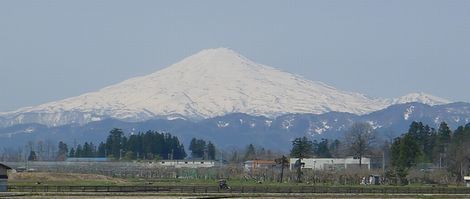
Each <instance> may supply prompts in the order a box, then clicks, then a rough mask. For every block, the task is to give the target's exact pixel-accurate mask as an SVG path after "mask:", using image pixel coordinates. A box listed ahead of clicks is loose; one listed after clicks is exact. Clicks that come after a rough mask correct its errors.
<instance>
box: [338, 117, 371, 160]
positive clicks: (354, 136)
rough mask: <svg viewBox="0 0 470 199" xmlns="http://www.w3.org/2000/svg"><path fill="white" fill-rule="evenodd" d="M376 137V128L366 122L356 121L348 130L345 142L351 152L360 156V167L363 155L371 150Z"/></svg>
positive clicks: (357, 156)
mask: <svg viewBox="0 0 470 199" xmlns="http://www.w3.org/2000/svg"><path fill="white" fill-rule="evenodd" d="M374 139H375V131H374V128H372V126H371V125H370V124H369V123H366V122H356V123H354V124H353V125H352V126H351V128H350V129H349V130H348V131H347V132H346V134H345V143H346V145H347V148H348V150H349V153H350V154H351V155H354V157H356V158H359V167H362V157H364V155H366V154H367V153H368V152H369V151H370V149H371V145H372V143H373V141H374Z"/></svg>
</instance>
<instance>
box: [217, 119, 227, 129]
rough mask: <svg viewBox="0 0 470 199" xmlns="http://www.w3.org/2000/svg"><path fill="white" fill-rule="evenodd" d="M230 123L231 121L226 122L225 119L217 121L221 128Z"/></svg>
mask: <svg viewBox="0 0 470 199" xmlns="http://www.w3.org/2000/svg"><path fill="white" fill-rule="evenodd" d="M229 125H230V123H228V122H224V121H218V122H217V127H219V128H225V127H227V126H229Z"/></svg>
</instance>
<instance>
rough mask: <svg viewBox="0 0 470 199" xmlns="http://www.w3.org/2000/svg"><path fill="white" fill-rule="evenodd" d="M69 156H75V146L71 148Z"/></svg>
mask: <svg viewBox="0 0 470 199" xmlns="http://www.w3.org/2000/svg"><path fill="white" fill-rule="evenodd" d="M69 157H71V158H74V157H75V149H74V148H73V147H72V148H71V149H70V152H69Z"/></svg>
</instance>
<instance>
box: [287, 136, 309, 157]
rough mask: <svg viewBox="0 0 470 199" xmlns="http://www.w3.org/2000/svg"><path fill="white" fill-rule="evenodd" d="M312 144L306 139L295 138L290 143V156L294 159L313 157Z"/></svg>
mask: <svg viewBox="0 0 470 199" xmlns="http://www.w3.org/2000/svg"><path fill="white" fill-rule="evenodd" d="M313 150H314V148H313V142H312V141H310V140H308V139H307V137H305V136H304V137H302V138H295V139H294V141H292V149H291V152H290V156H291V157H294V158H309V157H312V156H313V152H314V151H313Z"/></svg>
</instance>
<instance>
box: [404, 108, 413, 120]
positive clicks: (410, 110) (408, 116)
mask: <svg viewBox="0 0 470 199" xmlns="http://www.w3.org/2000/svg"><path fill="white" fill-rule="evenodd" d="M414 108H415V107H414V106H410V107H408V108H407V109H406V110H405V113H404V114H403V118H404V119H405V120H408V118H410V116H411V114H413V111H414Z"/></svg>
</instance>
